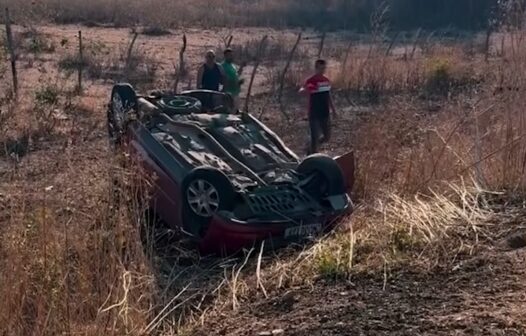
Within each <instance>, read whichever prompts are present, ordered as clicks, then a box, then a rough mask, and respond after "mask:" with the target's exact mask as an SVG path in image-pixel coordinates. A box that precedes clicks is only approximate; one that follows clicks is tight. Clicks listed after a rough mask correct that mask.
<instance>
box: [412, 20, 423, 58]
mask: <svg viewBox="0 0 526 336" xmlns="http://www.w3.org/2000/svg"><path fill="white" fill-rule="evenodd" d="M421 33H422V29H421V28H418V30H417V31H416V35H415V40H414V41H413V49H412V50H411V57H410V59H411V60H413V59H414V58H415V53H416V48H417V47H418V41H419V40H420V34H421Z"/></svg>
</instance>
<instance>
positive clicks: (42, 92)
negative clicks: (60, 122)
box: [35, 85, 60, 105]
mask: <svg viewBox="0 0 526 336" xmlns="http://www.w3.org/2000/svg"><path fill="white" fill-rule="evenodd" d="M59 96H60V90H59V89H58V88H57V87H56V86H53V85H48V86H43V87H41V88H40V89H38V90H37V91H36V92H35V100H36V102H37V104H38V105H57V104H58V101H59Z"/></svg>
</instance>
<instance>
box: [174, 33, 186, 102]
mask: <svg viewBox="0 0 526 336" xmlns="http://www.w3.org/2000/svg"><path fill="white" fill-rule="evenodd" d="M186 42H187V41H186V34H183V46H182V47H181V50H179V69H177V73H176V74H175V84H174V93H177V87H178V86H179V81H180V80H181V73H182V72H183V71H184V52H185V51H186Z"/></svg>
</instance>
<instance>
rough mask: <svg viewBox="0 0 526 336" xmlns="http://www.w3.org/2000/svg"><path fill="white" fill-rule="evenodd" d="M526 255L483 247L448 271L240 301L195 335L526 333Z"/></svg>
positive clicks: (320, 284) (363, 279) (365, 278)
mask: <svg viewBox="0 0 526 336" xmlns="http://www.w3.org/2000/svg"><path fill="white" fill-rule="evenodd" d="M525 276H526V250H525V249H522V250H515V251H513V250H501V249H499V248H495V247H488V249H487V251H486V252H485V253H483V254H482V255H478V256H474V257H472V258H468V259H465V260H460V261H459V262H458V264H457V265H456V266H455V267H454V268H453V269H436V270H433V271H418V270H416V269H415V270H410V269H405V270H404V269H398V270H390V271H388V272H386V273H385V274H382V273H376V274H374V273H373V274H357V275H355V276H353V277H352V278H351V279H350V280H349V281H330V280H319V281H317V282H316V283H315V284H314V285H313V286H309V287H300V288H293V289H290V290H287V291H284V292H281V293H272V294H271V295H270V296H269V299H265V298H257V299H256V298H255V299H253V300H249V301H247V302H243V305H242V308H241V309H240V310H239V311H238V312H235V313H232V312H228V313H225V314H220V315H218V316H211V317H209V318H208V319H207V320H205V323H204V326H203V327H202V328H201V329H200V331H199V333H198V334H197V335H200V336H205V335H297V336H303V335H320V336H321V335H335V336H336V335H510V336H515V335H517V336H518V335H526V323H525V321H526V291H525V290H526V283H525V281H524V279H525Z"/></svg>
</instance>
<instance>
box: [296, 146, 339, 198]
mask: <svg viewBox="0 0 526 336" xmlns="http://www.w3.org/2000/svg"><path fill="white" fill-rule="evenodd" d="M297 171H298V173H300V174H301V175H303V176H304V177H305V178H306V179H309V180H308V182H307V183H306V185H305V186H304V190H305V191H307V192H308V193H309V194H310V195H311V196H312V197H314V198H315V199H317V200H321V199H323V198H327V197H330V196H335V195H342V194H345V179H344V177H343V173H342V171H341V169H340V166H338V163H337V162H336V161H334V159H332V158H330V157H328V156H326V155H322V154H314V155H311V156H309V157H307V158H306V159H305V160H304V161H303V162H302V163H301V164H300V165H299V167H298V169H297Z"/></svg>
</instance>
